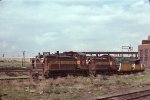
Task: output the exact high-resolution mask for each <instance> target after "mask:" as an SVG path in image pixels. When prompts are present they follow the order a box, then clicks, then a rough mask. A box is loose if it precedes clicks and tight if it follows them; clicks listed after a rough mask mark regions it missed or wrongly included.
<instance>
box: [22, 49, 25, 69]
mask: <svg viewBox="0 0 150 100" xmlns="http://www.w3.org/2000/svg"><path fill="white" fill-rule="evenodd" d="M22 53H23V58H22V67H23V66H24V63H25V51H23V52H22Z"/></svg>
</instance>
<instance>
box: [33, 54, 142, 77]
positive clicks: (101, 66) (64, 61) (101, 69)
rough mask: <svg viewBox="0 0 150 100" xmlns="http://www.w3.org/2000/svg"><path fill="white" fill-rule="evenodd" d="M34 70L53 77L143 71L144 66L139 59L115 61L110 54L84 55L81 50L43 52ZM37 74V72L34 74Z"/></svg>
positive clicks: (38, 57)
mask: <svg viewBox="0 0 150 100" xmlns="http://www.w3.org/2000/svg"><path fill="white" fill-rule="evenodd" d="M34 65H35V66H34V70H36V73H38V74H41V75H42V76H43V77H45V78H48V77H53V76H55V75H61V76H66V75H68V74H73V75H79V74H82V75H94V76H95V75H96V74H97V73H112V72H131V71H143V70H144V66H143V65H141V64H140V60H135V61H132V62H130V63H122V62H119V64H118V63H117V59H115V58H114V57H112V56H110V55H102V56H94V57H92V56H86V54H85V53H82V52H73V51H70V52H63V53H59V52H58V51H57V53H55V54H50V52H44V53H43V55H40V54H39V55H38V56H37V57H36V58H35V64H34ZM36 75H37V74H36Z"/></svg>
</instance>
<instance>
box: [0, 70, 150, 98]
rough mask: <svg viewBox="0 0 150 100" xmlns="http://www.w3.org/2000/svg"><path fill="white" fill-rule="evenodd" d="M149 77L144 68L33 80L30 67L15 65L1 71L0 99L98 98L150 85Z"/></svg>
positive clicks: (147, 71)
mask: <svg viewBox="0 0 150 100" xmlns="http://www.w3.org/2000/svg"><path fill="white" fill-rule="evenodd" d="M3 70H4V69H3ZM5 70H6V69H5ZM1 71H2V68H1ZM149 77H150V69H145V71H144V72H138V73H131V74H122V75H118V74H113V75H110V76H109V75H97V76H96V77H93V76H86V77H85V76H71V75H70V76H67V77H57V78H55V79H53V78H48V79H45V80H34V79H32V78H30V74H29V70H26V69H25V70H24V71H22V70H19V69H17V71H12V70H11V72H1V73H0V84H1V85H0V90H1V91H0V100H101V99H100V97H101V96H109V95H113V94H118V93H126V92H131V91H139V90H143V89H150V87H149V86H150V78H149ZM102 100H103V99H102ZM105 100H107V99H105ZM145 100H148V99H145Z"/></svg>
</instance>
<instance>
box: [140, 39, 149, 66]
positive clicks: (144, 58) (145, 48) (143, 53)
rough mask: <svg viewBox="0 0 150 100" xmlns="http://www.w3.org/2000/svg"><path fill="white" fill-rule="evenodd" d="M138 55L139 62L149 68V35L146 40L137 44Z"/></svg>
mask: <svg viewBox="0 0 150 100" xmlns="http://www.w3.org/2000/svg"><path fill="white" fill-rule="evenodd" d="M138 55H139V56H138V57H139V59H140V60H141V63H142V64H144V65H145V67H149V68H150V36H148V39H147V40H142V44H141V45H139V46H138Z"/></svg>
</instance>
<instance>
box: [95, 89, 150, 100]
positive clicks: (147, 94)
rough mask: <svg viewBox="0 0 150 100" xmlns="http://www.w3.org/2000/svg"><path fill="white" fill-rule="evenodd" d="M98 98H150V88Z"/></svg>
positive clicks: (121, 99)
mask: <svg viewBox="0 0 150 100" xmlns="http://www.w3.org/2000/svg"><path fill="white" fill-rule="evenodd" d="M96 100H150V89H147V90H142V91H136V92H130V93H124V94H117V95H112V96H105V97H97V98H96Z"/></svg>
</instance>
